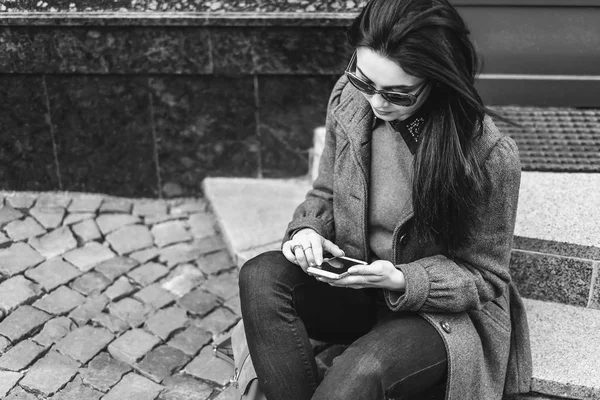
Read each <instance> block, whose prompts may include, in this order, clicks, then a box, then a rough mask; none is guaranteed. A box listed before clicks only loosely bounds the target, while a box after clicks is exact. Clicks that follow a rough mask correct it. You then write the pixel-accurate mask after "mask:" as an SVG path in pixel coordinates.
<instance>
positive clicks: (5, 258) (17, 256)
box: [0, 243, 44, 276]
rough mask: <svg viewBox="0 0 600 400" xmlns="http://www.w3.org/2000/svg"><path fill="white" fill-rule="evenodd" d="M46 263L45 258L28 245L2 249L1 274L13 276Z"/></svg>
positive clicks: (0, 257)
mask: <svg viewBox="0 0 600 400" xmlns="http://www.w3.org/2000/svg"><path fill="white" fill-rule="evenodd" d="M42 261H44V257H42V255H41V254H40V253H38V252H37V251H35V250H34V249H33V248H32V247H31V246H29V245H28V244H26V243H15V244H13V245H12V246H10V247H9V248H7V249H0V274H3V275H7V276H13V275H15V274H18V273H21V272H23V271H25V270H26V269H28V268H31V267H34V266H36V265H38V264H39V263H41V262H42Z"/></svg>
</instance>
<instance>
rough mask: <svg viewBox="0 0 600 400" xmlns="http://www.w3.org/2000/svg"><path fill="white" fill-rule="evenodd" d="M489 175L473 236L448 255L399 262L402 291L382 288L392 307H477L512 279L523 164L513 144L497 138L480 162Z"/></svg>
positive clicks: (428, 309) (447, 309) (423, 309)
mask: <svg viewBox="0 0 600 400" xmlns="http://www.w3.org/2000/svg"><path fill="white" fill-rule="evenodd" d="M484 173H485V174H486V177H487V179H488V181H487V186H486V189H485V191H484V195H483V196H482V198H481V199H480V200H479V201H480V204H478V206H477V207H475V208H474V210H475V211H474V212H476V214H477V215H476V217H477V218H475V220H476V221H478V222H477V224H476V226H474V228H473V231H472V236H471V239H469V240H468V241H467V243H466V244H464V245H463V246H461V247H459V248H457V249H454V250H453V251H452V252H450V253H449V255H448V256H444V255H435V256H431V257H426V258H422V259H419V260H416V261H414V262H411V263H408V264H401V265H397V266H396V267H397V268H399V269H400V270H401V271H402V272H403V273H404V276H405V280H406V289H405V291H404V293H401V292H390V291H386V296H385V297H386V302H387V305H388V307H389V308H390V309H392V310H394V311H399V310H408V311H421V312H462V311H467V310H472V309H480V308H482V307H483V305H484V304H485V303H486V302H488V301H490V300H493V299H495V298H497V297H499V296H501V295H502V294H503V292H504V291H505V290H506V288H507V286H508V283H509V282H510V279H511V278H510V272H509V263H510V253H511V248H512V238H513V233H514V227H515V219H516V212H517V203H518V196H519V186H520V180H521V164H520V161H519V154H518V150H517V146H516V144H515V143H514V141H513V140H512V139H510V138H509V137H503V138H501V139H500V140H499V141H498V142H497V143H496V145H495V146H494V148H493V149H492V151H491V152H490V154H489V156H488V158H487V159H486V160H485V163H484Z"/></svg>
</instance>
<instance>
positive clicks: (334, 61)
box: [211, 27, 352, 75]
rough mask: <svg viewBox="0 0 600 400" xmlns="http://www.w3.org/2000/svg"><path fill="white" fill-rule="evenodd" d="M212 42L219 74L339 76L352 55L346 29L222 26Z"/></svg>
mask: <svg viewBox="0 0 600 400" xmlns="http://www.w3.org/2000/svg"><path fill="white" fill-rule="evenodd" d="M211 39H212V48H213V62H214V72H215V73H217V74H231V73H237V74H248V73H257V74H313V75H316V74H325V75H335V74H341V73H343V72H344V69H345V68H346V65H347V63H348V61H349V59H350V56H351V54H352V50H351V49H350V47H349V46H348V45H347V42H346V37H345V31H344V28H342V27H328V28H318V27H289V28H287V27H268V28H266V27H221V28H212V29H211Z"/></svg>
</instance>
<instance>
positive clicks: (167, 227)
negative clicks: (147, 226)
mask: <svg viewBox="0 0 600 400" xmlns="http://www.w3.org/2000/svg"><path fill="white" fill-rule="evenodd" d="M152 235H153V236H154V243H156V245H157V246H158V247H165V246H167V245H170V244H174V243H178V242H186V241H188V240H191V239H192V235H191V234H190V233H189V232H188V230H187V228H186V225H185V222H183V221H169V222H163V223H161V224H158V225H154V226H153V227H152Z"/></svg>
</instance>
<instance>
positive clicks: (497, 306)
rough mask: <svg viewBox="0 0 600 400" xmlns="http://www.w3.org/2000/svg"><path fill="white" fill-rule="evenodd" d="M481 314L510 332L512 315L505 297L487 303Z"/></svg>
mask: <svg viewBox="0 0 600 400" xmlns="http://www.w3.org/2000/svg"><path fill="white" fill-rule="evenodd" d="M481 312H482V313H483V314H485V315H486V316H487V317H488V319H490V320H492V321H493V322H494V323H495V324H496V325H498V326H499V327H500V328H502V329H504V330H505V331H506V332H510V314H509V310H508V302H507V301H506V299H505V297H504V296H501V297H498V298H497V299H494V300H492V301H489V302H487V303H486V305H485V306H484V307H483V309H482V310H481Z"/></svg>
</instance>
